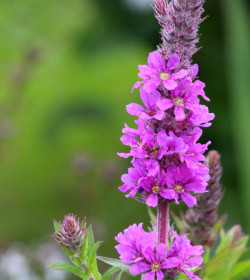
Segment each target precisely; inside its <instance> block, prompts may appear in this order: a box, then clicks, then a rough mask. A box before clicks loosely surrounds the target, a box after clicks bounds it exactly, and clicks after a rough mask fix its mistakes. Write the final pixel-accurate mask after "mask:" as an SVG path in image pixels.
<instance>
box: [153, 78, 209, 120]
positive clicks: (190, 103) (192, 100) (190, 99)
mask: <svg viewBox="0 0 250 280" xmlns="http://www.w3.org/2000/svg"><path fill="white" fill-rule="evenodd" d="M204 87H205V84H204V83H202V82H200V81H195V82H194V83H192V80H191V79H190V78H189V77H188V78H185V79H184V80H182V81H180V82H179V83H178V86H177V87H176V89H175V90H174V91H172V99H161V100H159V101H157V104H156V105H157V106H158V107H159V109H161V110H164V111H165V110H168V109H170V108H172V107H174V115H175V119H176V120H177V121H183V120H184V119H185V118H186V112H185V110H189V111H192V112H194V113H195V112H199V111H200V110H201V109H199V106H201V105H200V104H199V102H200V100H199V98H198V95H202V96H203V98H204V99H206V100H207V101H209V99H208V98H207V97H206V95H205V93H204V91H203V88H204Z"/></svg>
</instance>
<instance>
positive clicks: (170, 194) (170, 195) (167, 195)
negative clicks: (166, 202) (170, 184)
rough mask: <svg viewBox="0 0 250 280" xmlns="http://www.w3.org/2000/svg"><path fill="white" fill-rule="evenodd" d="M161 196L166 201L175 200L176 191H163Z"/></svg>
mask: <svg viewBox="0 0 250 280" xmlns="http://www.w3.org/2000/svg"><path fill="white" fill-rule="evenodd" d="M160 195H161V196H162V197H164V198H166V199H174V197H175V192H174V190H168V189H163V190H161V192H160Z"/></svg>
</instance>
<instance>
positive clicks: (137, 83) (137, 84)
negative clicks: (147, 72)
mask: <svg viewBox="0 0 250 280" xmlns="http://www.w3.org/2000/svg"><path fill="white" fill-rule="evenodd" d="M143 83H144V81H138V82H136V83H135V84H134V86H133V88H132V90H131V92H132V93H133V91H134V89H135V88H138V87H140V86H141V85H142V84H143Z"/></svg>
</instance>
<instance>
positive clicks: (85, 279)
mask: <svg viewBox="0 0 250 280" xmlns="http://www.w3.org/2000/svg"><path fill="white" fill-rule="evenodd" d="M48 268H50V269H56V270H63V271H68V272H71V273H73V274H75V275H76V276H78V277H80V278H81V279H83V280H88V279H89V278H90V277H91V276H89V275H88V274H87V273H85V272H83V271H82V270H80V269H79V268H78V267H76V266H74V265H71V264H66V263H54V264H52V265H50V266H48Z"/></svg>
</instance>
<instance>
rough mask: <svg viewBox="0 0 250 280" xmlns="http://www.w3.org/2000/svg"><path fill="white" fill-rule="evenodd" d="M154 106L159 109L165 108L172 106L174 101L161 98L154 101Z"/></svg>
mask: <svg viewBox="0 0 250 280" xmlns="http://www.w3.org/2000/svg"><path fill="white" fill-rule="evenodd" d="M156 106H157V107H158V108H159V109H161V110H167V109H170V108H171V107H173V106H174V102H173V101H172V100H171V99H161V100H159V101H157V102H156Z"/></svg>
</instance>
